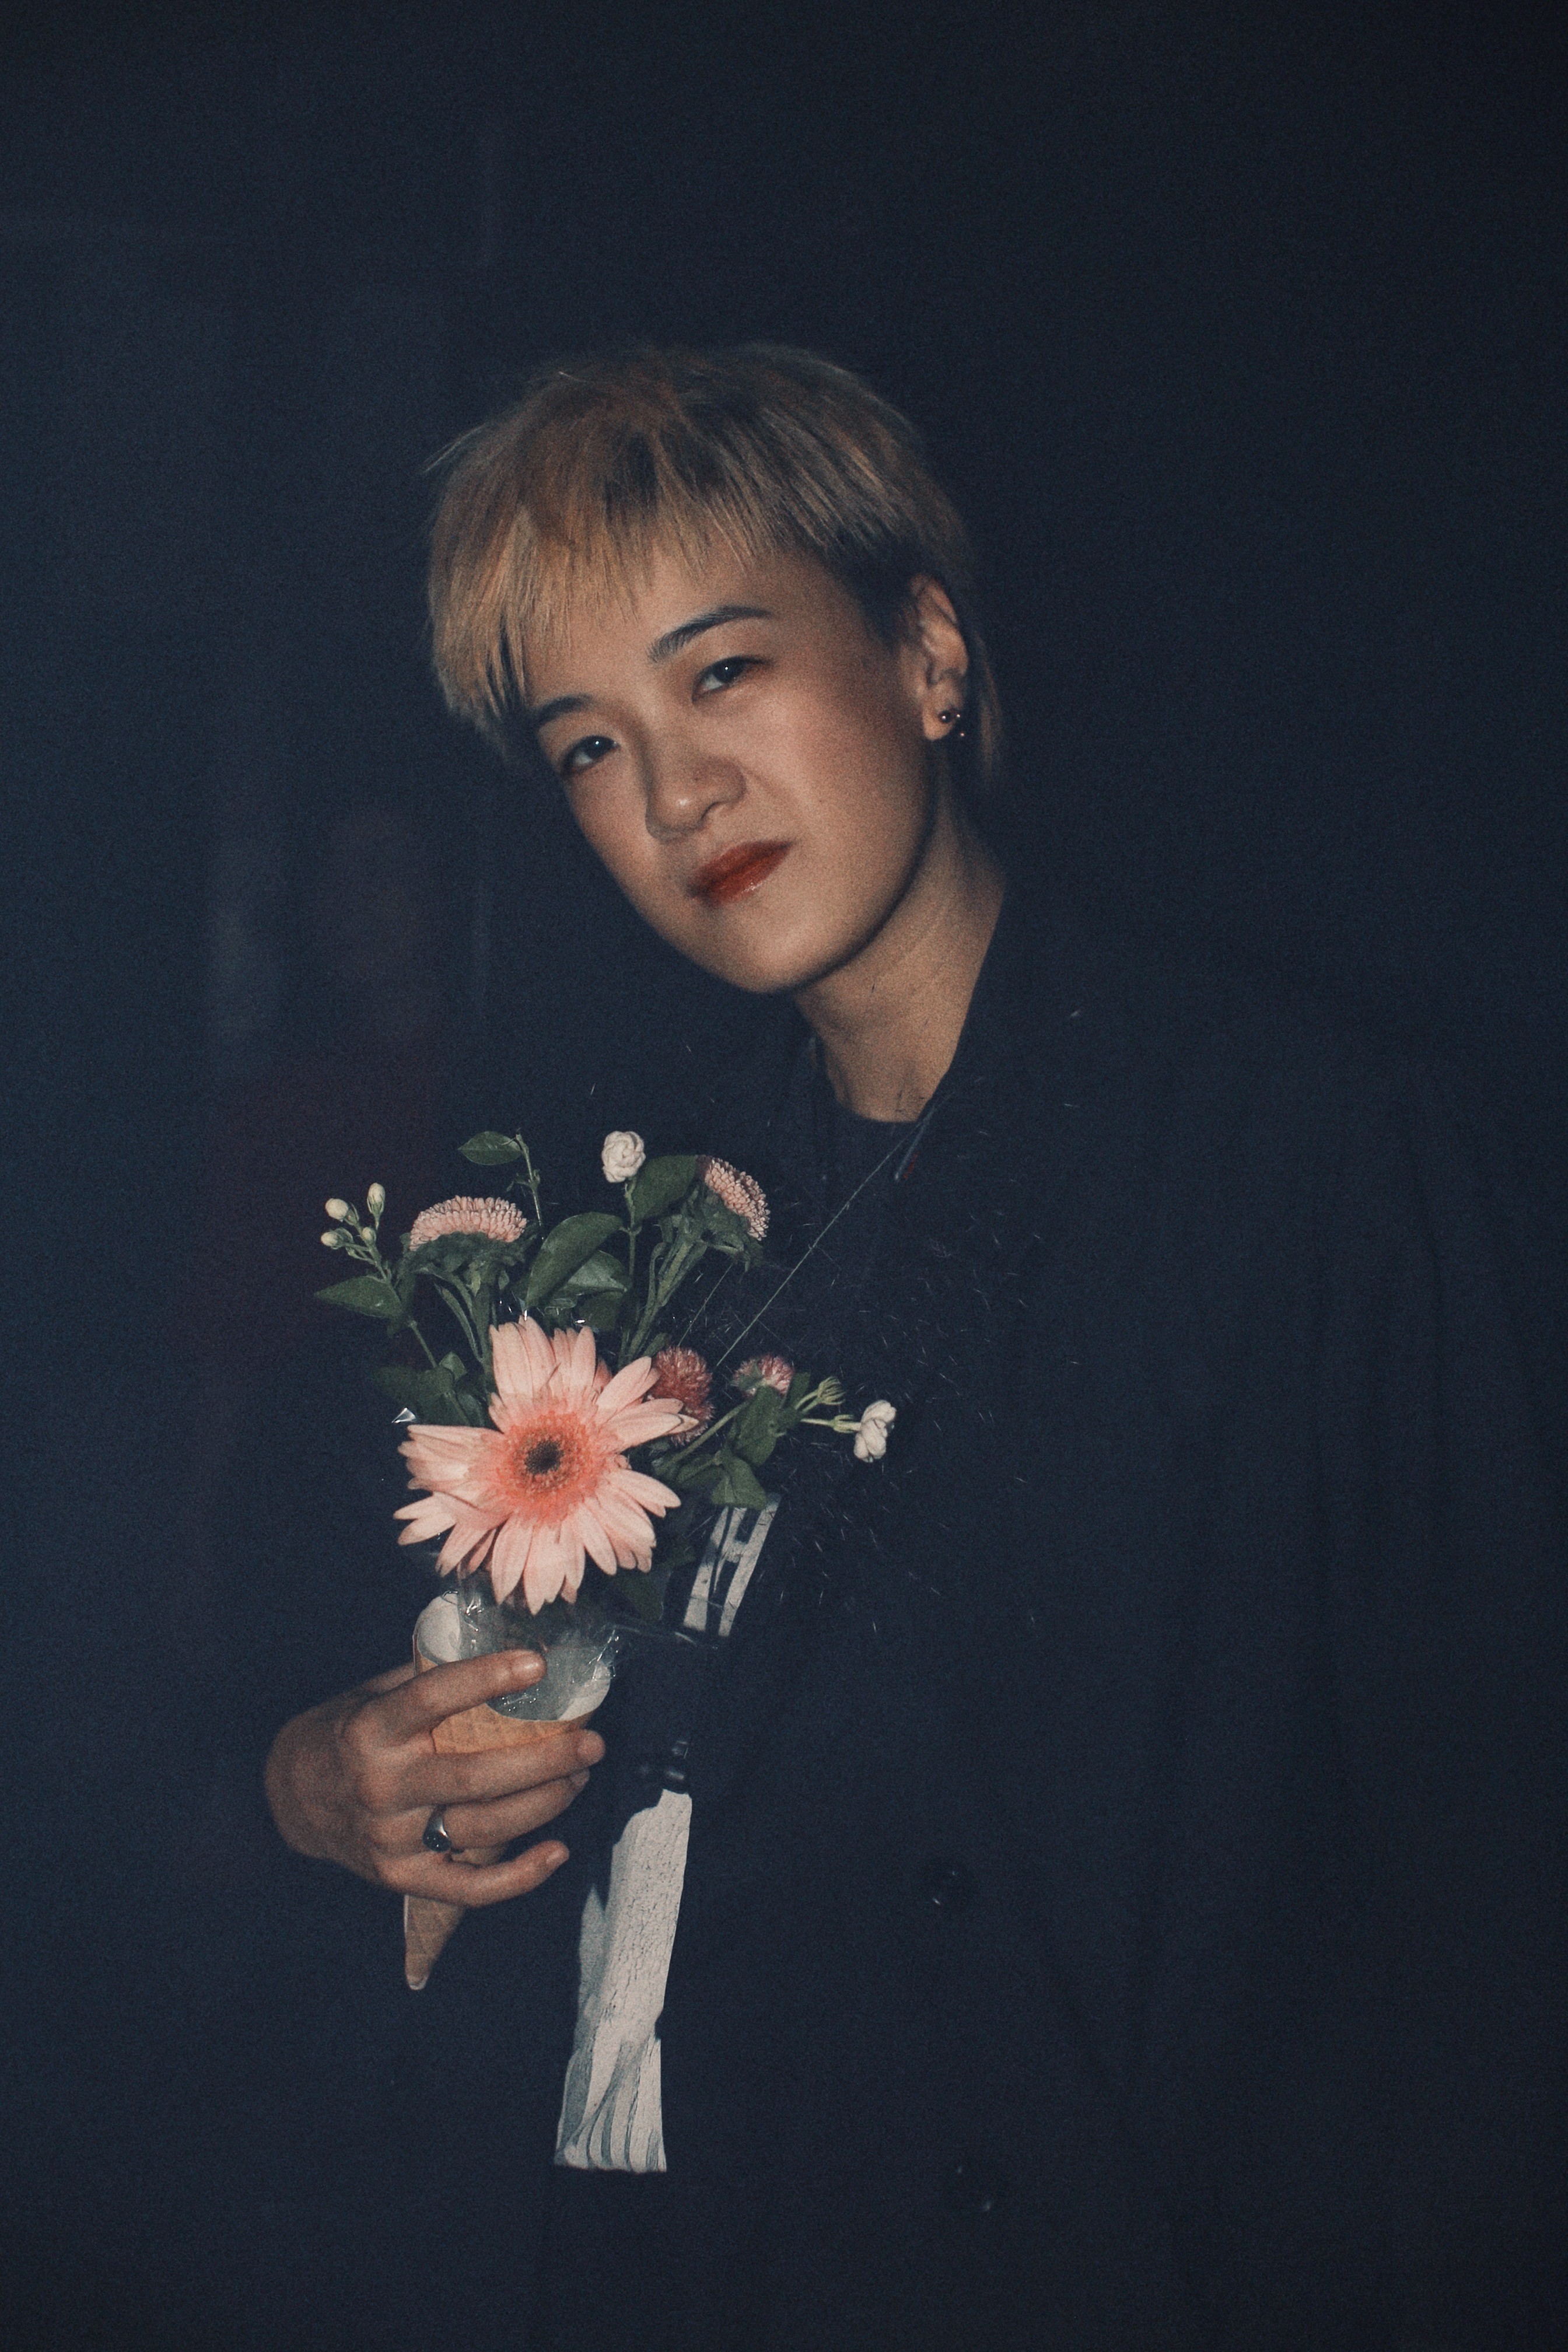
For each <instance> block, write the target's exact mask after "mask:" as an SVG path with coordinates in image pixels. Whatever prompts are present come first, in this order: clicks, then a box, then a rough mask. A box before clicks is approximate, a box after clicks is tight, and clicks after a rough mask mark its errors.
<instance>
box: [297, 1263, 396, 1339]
mask: <svg viewBox="0 0 1568 2352" xmlns="http://www.w3.org/2000/svg"><path fill="white" fill-rule="evenodd" d="M316 1296H317V1297H318V1298H320V1299H321V1300H323V1301H324V1302H325V1304H326V1305H327V1306H329V1307H347V1308H348V1310H349V1312H350V1313H351V1315H368V1316H369V1317H370V1318H372V1320H373V1321H374V1322H376V1323H390V1324H392V1325H393V1326H394V1328H396V1326H398V1325H399V1324H401V1323H402V1322H404V1321H405V1310H404V1305H403V1301H402V1299H401V1298H399V1297H398V1295H397V1293H396V1291H395V1289H394V1288H393V1286H392V1285H391V1283H390V1282H387V1281H385V1280H384V1277H383V1276H381V1275H379V1274H354V1275H351V1276H349V1279H348V1280H347V1282H331V1283H329V1284H328V1285H327V1287H326V1288H325V1290H318V1291H317V1293H316Z"/></svg>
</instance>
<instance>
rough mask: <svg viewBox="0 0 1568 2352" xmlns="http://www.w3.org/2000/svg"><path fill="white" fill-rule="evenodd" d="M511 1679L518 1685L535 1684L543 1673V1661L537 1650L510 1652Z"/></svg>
mask: <svg viewBox="0 0 1568 2352" xmlns="http://www.w3.org/2000/svg"><path fill="white" fill-rule="evenodd" d="M508 1656H509V1657H510V1659H511V1660H512V1662H513V1664H512V1670H511V1671H512V1679H513V1680H514V1681H515V1682H520V1683H536V1682H537V1681H538V1680H539V1678H540V1676H541V1675H542V1673H543V1672H544V1661H543V1659H542V1657H541V1656H540V1654H539V1653H538V1651H537V1650H510V1651H509V1652H508Z"/></svg>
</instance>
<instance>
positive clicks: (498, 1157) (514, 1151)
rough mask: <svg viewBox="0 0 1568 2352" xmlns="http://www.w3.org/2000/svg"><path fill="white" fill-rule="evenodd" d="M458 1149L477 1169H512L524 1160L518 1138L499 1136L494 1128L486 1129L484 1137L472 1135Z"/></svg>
mask: <svg viewBox="0 0 1568 2352" xmlns="http://www.w3.org/2000/svg"><path fill="white" fill-rule="evenodd" d="M458 1150H459V1151H460V1152H461V1153H462V1155H463V1158H464V1159H465V1160H470V1161H471V1162H472V1163H473V1165H474V1166H475V1167H476V1168H510V1167H511V1165H512V1164H513V1162H514V1161H515V1160H521V1158H522V1146H521V1143H519V1142H518V1140H517V1139H516V1137H515V1136H510V1135H497V1134H496V1132H495V1130H494V1129H493V1128H486V1129H485V1131H484V1133H483V1134H482V1135H470V1136H469V1138H468V1141H467V1143H459V1144H458Z"/></svg>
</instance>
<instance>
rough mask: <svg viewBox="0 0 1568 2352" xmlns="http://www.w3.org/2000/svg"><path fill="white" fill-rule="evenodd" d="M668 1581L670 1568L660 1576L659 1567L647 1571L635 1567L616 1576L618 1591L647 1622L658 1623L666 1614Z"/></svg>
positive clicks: (621, 1597)
mask: <svg viewBox="0 0 1568 2352" xmlns="http://www.w3.org/2000/svg"><path fill="white" fill-rule="evenodd" d="M668 1582H669V1573H668V1569H667V1570H666V1571H665V1573H664V1575H663V1576H660V1575H659V1572H658V1569H657V1568H653V1569H649V1570H647V1571H646V1573H645V1572H644V1571H643V1570H640V1569H635V1568H634V1569H633V1570H631V1571H630V1572H629V1573H628V1574H622V1575H620V1576H617V1577H616V1594H617V1596H618V1598H619V1599H621V1600H622V1601H625V1602H626V1607H627V1608H628V1609H629V1610H631V1611H632V1612H633V1614H634V1615H636V1616H638V1617H640V1618H641V1619H642V1621H643V1622H644V1623H645V1624H647V1625H657V1624H658V1621H659V1619H660V1618H661V1617H662V1616H663V1614H664V1588H665V1586H666V1585H667V1584H668Z"/></svg>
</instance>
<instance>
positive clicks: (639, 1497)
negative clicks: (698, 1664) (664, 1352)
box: [397, 1322, 681, 1610]
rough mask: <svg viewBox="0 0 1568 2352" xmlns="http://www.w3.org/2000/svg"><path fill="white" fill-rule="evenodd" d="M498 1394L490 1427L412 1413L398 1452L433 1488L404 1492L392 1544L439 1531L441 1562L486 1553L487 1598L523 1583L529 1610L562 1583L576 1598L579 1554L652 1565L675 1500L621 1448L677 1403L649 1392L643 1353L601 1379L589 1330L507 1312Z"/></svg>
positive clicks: (673, 1423) (605, 1565) (413, 1481)
mask: <svg viewBox="0 0 1568 2352" xmlns="http://www.w3.org/2000/svg"><path fill="white" fill-rule="evenodd" d="M490 1349H491V1361H492V1364H493V1366H494V1370H495V1382H496V1393H495V1395H494V1396H493V1397H492V1398H491V1400H490V1419H491V1420H492V1421H493V1422H494V1423H495V1427H494V1429H493V1430H490V1429H458V1428H448V1427H445V1426H441V1425H438V1424H435V1423H426V1422H419V1423H415V1424H414V1425H413V1426H412V1427H411V1428H410V1429H409V1431H408V1434H407V1436H406V1437H405V1440H404V1443H403V1453H404V1455H405V1459H406V1461H407V1464H408V1468H409V1480H408V1483H409V1485H410V1486H426V1487H428V1488H429V1490H430V1491H429V1493H428V1494H427V1495H426V1496H423V1497H422V1498H421V1499H420V1500H419V1501H418V1502H416V1503H405V1505H404V1507H403V1508H402V1509H401V1510H400V1511H399V1512H398V1514H397V1516H398V1517H399V1518H400V1519H406V1520H407V1522H408V1524H407V1526H406V1527H405V1529H404V1531H403V1533H402V1535H401V1536H400V1537H399V1538H398V1541H399V1542H400V1543H425V1542H428V1541H429V1540H430V1539H432V1538H435V1537H437V1536H442V1537H445V1538H446V1540H445V1542H444V1543H443V1544H442V1547H441V1555H440V1559H439V1561H438V1563H437V1564H438V1566H439V1567H440V1568H441V1570H443V1571H444V1572H445V1571H447V1570H452V1569H458V1568H462V1569H468V1570H474V1569H478V1568H481V1567H484V1566H486V1565H488V1566H489V1572H490V1583H491V1585H492V1586H493V1588H494V1591H495V1595H496V1599H497V1600H498V1601H504V1600H505V1599H506V1598H507V1596H508V1594H509V1593H510V1592H513V1591H516V1590H517V1588H518V1586H519V1585H520V1584H521V1587H522V1591H523V1594H524V1597H525V1599H526V1600H527V1602H528V1605H529V1607H530V1609H531V1610H539V1609H542V1608H543V1606H544V1604H545V1602H546V1601H553V1600H554V1599H555V1597H556V1595H557V1594H558V1593H560V1592H564V1593H565V1594H566V1597H567V1599H568V1600H575V1598H576V1596H577V1591H578V1588H579V1587H580V1586H581V1584H582V1581H583V1572H584V1566H585V1564H586V1562H587V1561H588V1560H590V1559H592V1560H594V1561H595V1562H596V1563H597V1565H598V1566H599V1567H600V1568H602V1569H603V1570H604V1571H605V1575H606V1576H613V1575H614V1574H615V1572H616V1569H617V1568H641V1569H647V1568H651V1566H652V1565H653V1544H654V1531H653V1521H652V1520H651V1519H650V1518H649V1517H648V1513H649V1512H650V1511H651V1512H653V1513H655V1514H656V1515H657V1516H658V1517H662V1516H663V1514H664V1513H665V1512H666V1511H668V1510H669V1509H670V1508H671V1507H673V1506H674V1505H675V1504H678V1503H679V1500H680V1497H679V1495H677V1494H675V1493H673V1492H672V1491H671V1489H670V1488H669V1487H668V1486H662V1485H661V1484H660V1482H659V1481H658V1479H657V1478H650V1477H648V1476H647V1475H646V1474H645V1473H644V1472H643V1471H641V1470H634V1469H632V1468H631V1467H630V1465H628V1463H627V1461H626V1453H627V1449H628V1448H629V1447H631V1446H634V1445H646V1444H647V1443H648V1441H649V1439H650V1438H655V1437H668V1435H669V1434H670V1433H671V1431H672V1430H673V1429H675V1428H676V1427H677V1426H678V1425H679V1421H680V1417H681V1416H680V1408H679V1405H677V1404H670V1403H667V1402H664V1401H663V1400H662V1399H656V1398H653V1397H650V1396H649V1395H648V1394H647V1391H648V1389H649V1388H650V1387H651V1385H652V1382H653V1377H654V1370H653V1366H652V1364H651V1363H650V1362H649V1361H648V1359H647V1357H646V1356H639V1357H638V1359H637V1362H636V1363H633V1364H627V1365H626V1368H625V1370H622V1371H619V1372H617V1373H616V1375H615V1377H614V1379H613V1380H611V1381H607V1382H605V1385H604V1386H602V1387H601V1386H600V1385H599V1383H598V1372H599V1363H598V1354H597V1350H596V1349H595V1344H594V1335H593V1333H592V1331H588V1330H582V1331H557V1332H555V1333H553V1334H552V1335H551V1336H549V1337H547V1336H546V1335H545V1333H544V1332H542V1330H541V1329H540V1328H539V1326H538V1324H537V1323H531V1322H524V1323H504V1324H502V1325H501V1327H500V1329H499V1330H496V1331H492V1332H491V1334H490Z"/></svg>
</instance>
